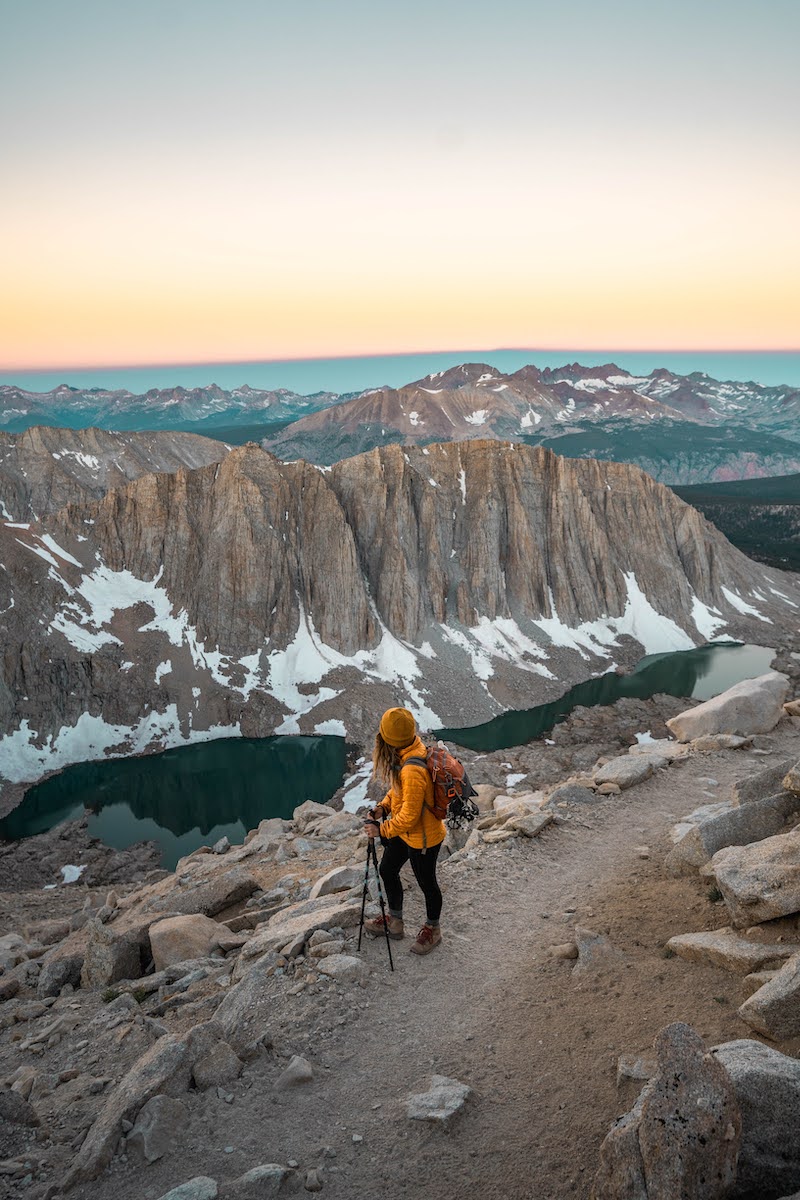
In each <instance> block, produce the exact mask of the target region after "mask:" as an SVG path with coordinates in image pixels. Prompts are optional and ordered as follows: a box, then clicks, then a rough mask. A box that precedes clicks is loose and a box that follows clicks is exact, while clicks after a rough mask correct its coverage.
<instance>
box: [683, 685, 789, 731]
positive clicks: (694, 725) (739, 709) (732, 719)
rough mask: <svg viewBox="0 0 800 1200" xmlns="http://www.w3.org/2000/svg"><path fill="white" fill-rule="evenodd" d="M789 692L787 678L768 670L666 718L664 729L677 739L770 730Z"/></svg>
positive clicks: (780, 713) (775, 723) (779, 714)
mask: <svg viewBox="0 0 800 1200" xmlns="http://www.w3.org/2000/svg"><path fill="white" fill-rule="evenodd" d="M788 694H789V679H788V677H787V676H786V675H781V674H780V672H779V671H767V673H766V674H765V675H760V676H759V677H758V678H757V679H743V680H742V681H741V682H740V683H735V684H734V685H733V687H731V688H728V690H727V692H722V693H721V695H719V696H714V698H713V699H711V700H706V701H705V702H704V703H703V704H698V705H697V706H696V707H695V708H689V709H687V710H686V712H682V713H679V714H678V716H677V717H671V718H670V719H669V720H668V721H667V723H666V724H667V728H668V729H669V730H670V732H671V733H673V734H674V735H675V737H676V738H677V739H678V741H679V742H691V741H692V740H693V739H694V738H698V737H703V736H707V735H712V736H713V735H714V734H717V733H735V734H739V735H742V736H744V735H747V734H751V733H769V731H770V730H771V729H774V728H775V726H776V725H777V724H778V721H780V719H781V717H782V716H783V704H784V701H785V700H786V697H787V696H788Z"/></svg>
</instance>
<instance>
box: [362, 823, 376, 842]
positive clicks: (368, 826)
mask: <svg viewBox="0 0 800 1200" xmlns="http://www.w3.org/2000/svg"><path fill="white" fill-rule="evenodd" d="M364 833H365V834H366V835H367V837H368V838H376V837H378V835H379V834H380V829H379V827H378V826H377V825H376V824H375V822H374V821H365V823H364Z"/></svg>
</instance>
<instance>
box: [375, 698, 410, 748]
mask: <svg viewBox="0 0 800 1200" xmlns="http://www.w3.org/2000/svg"><path fill="white" fill-rule="evenodd" d="M380 734H381V737H382V738H383V740H384V741H385V742H386V745H387V746H394V747H395V749H397V750H402V749H403V748H404V747H405V746H410V745H411V743H412V742H413V740H414V738H415V737H416V734H417V725H416V722H415V720H414V718H413V716H412V715H411V713H410V712H409V711H408V709H407V708H387V710H386V712H385V713H384V714H383V716H382V717H381V724H380Z"/></svg>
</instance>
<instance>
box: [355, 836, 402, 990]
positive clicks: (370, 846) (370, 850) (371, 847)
mask: <svg viewBox="0 0 800 1200" xmlns="http://www.w3.org/2000/svg"><path fill="white" fill-rule="evenodd" d="M370 856H371V857H372V861H373V863H374V865H375V879H376V880H377V883H378V900H379V901H380V905H381V916H382V917H383V932H384V933H385V934H386V949H387V950H388V951H389V966H390V967H391V969H392V970H394V962H393V961H392V943H391V942H390V940H389V918H388V917H387V916H386V906H385V905H384V903H383V886H382V884H381V873H380V871H379V870H378V854H377V851H376V850H375V839H374V838H370V839H369V841H368V842H367V870H368V871H369V859H370ZM362 907H363V904H362Z"/></svg>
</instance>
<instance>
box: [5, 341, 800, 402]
mask: <svg viewBox="0 0 800 1200" xmlns="http://www.w3.org/2000/svg"><path fill="white" fill-rule="evenodd" d="M463 362H485V363H489V365H490V366H493V367H496V368H497V369H498V370H500V371H503V372H511V371H517V370H519V368H520V367H524V366H526V365H527V364H528V363H534V364H535V365H536V366H537V367H561V366H563V365H564V364H565V363H572V362H579V363H582V364H583V365H584V366H601V365H603V364H604V363H609V362H613V363H616V364H617V366H619V367H622V368H624V369H625V370H627V371H630V372H631V373H632V374H644V375H646V374H649V372H650V371H653V370H655V369H656V368H657V367H666V368H667V369H668V370H671V371H675V372H677V373H678V374H681V375H685V374H690V373H691V372H692V371H705V372H706V374H708V375H711V376H713V377H714V378H715V379H723V380H724V379H735V380H741V381H744V382H748V381H750V380H752V381H754V382H755V383H763V384H774V385H778V384H790V385H792V386H794V387H797V386H800V353H798V352H797V351H785V352H773V353H755V352H749V351H748V352H741V353H730V352H718V351H702V352H700V351H697V352H694V351H693V352H685V353H679V352H662V351H658V350H654V351H627V350H536V349H532V350H524V349H523V350H451V351H441V352H431V353H423V354H380V355H366V356H362V357H353V358H307V359H292V360H284V361H279V362H238V363H187V364H183V365H171V366H155V367H108V368H107V367H104V368H102V369H101V370H94V369H93V370H75V369H73V368H71V367H65V368H62V369H60V370H55V371H5V372H0V383H9V384H18V385H19V386H20V387H24V388H26V389H28V390H29V391H34V392H46V391H49V390H50V389H51V388H54V387H57V386H58V385H59V384H60V383H68V384H70V385H71V386H73V387H81V388H88V387H100V388H127V389H128V391H130V392H133V393H136V394H138V393H141V392H145V391H147V389H148V388H159V387H172V386H176V385H179V384H180V385H182V386H183V387H203V386H205V385H207V384H210V383H216V384H218V385H219V386H220V387H222V388H226V389H232V388H236V387H240V386H241V385H242V384H245V383H247V384H250V386H251V387H258V388H279V387H285V388H288V389H289V390H290V391H293V392H298V393H300V394H301V395H311V394H312V393H314V392H323V391H328V392H355V391H361V390H363V389H365V388H370V387H380V385H381V384H389V385H390V386H391V387H399V386H400V385H401V384H403V383H410V382H411V381H412V380H414V379H421V378H422V377H423V376H424V375H428V374H430V373H431V372H432V371H443V370H446V369H447V368H448V367H454V366H458V365H459V364H460V363H463Z"/></svg>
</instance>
